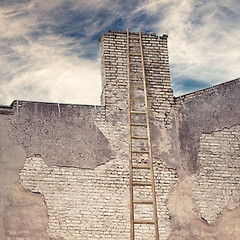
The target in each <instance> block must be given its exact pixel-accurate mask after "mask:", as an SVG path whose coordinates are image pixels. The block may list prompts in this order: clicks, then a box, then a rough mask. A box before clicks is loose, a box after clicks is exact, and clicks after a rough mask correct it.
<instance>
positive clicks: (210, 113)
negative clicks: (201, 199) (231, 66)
mask: <svg viewBox="0 0 240 240" xmlns="http://www.w3.org/2000/svg"><path fill="white" fill-rule="evenodd" d="M239 103H240V83H239V81H238V80H234V81H231V82H227V83H224V84H221V85H218V86H215V87H214V91H212V92H211V93H209V92H208V93H205V92H203V93H202V94H200V95H198V96H196V97H195V98H191V99H189V100H186V101H184V107H185V109H184V107H181V108H180V109H179V143H180V152H181V162H182V165H183V166H184V168H185V169H186V170H187V171H189V172H192V173H194V172H196V171H197V169H198V167H199V165H198V148H199V141H200V135H201V134H202V133H211V132H213V131H218V130H221V129H223V128H230V127H231V126H234V125H237V124H240V105H239Z"/></svg>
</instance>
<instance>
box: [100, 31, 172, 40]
mask: <svg viewBox="0 0 240 240" xmlns="http://www.w3.org/2000/svg"><path fill="white" fill-rule="evenodd" d="M138 33H139V32H130V34H138ZM114 34H122V35H126V34H127V31H115V30H108V32H106V33H103V34H102V36H101V37H100V38H98V41H99V42H100V41H101V39H102V37H103V36H110V35H114ZM142 34H143V35H145V36H150V37H156V38H160V39H167V38H168V35H167V34H163V35H162V36H157V34H156V33H145V32H142Z"/></svg>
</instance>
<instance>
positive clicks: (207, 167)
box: [193, 125, 240, 223]
mask: <svg viewBox="0 0 240 240" xmlns="http://www.w3.org/2000/svg"><path fill="white" fill-rule="evenodd" d="M199 163H200V168H199V171H198V173H197V175H196V180H195V184H194V188H193V194H194V197H195V199H196V201H197V204H198V206H199V210H200V212H201V216H202V217H203V218H204V219H205V220H206V221H207V222H208V223H214V222H215V221H216V218H217V216H218V215H219V214H220V213H221V212H222V211H223V210H224V209H225V208H227V209H234V208H236V207H237V206H239V204H240V175H239V172H240V125H236V126H233V127H231V128H224V129H223V130H220V131H215V132H212V133H210V134H202V135H201V138H200V150H199Z"/></svg>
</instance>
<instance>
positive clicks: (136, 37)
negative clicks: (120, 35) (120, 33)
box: [129, 36, 139, 39]
mask: <svg viewBox="0 0 240 240" xmlns="http://www.w3.org/2000/svg"><path fill="white" fill-rule="evenodd" d="M129 38H133V39H139V36H129Z"/></svg>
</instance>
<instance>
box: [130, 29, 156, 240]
mask: <svg viewBox="0 0 240 240" xmlns="http://www.w3.org/2000/svg"><path fill="white" fill-rule="evenodd" d="M127 60H128V123H129V188H130V231H131V240H135V235H136V229H137V227H136V226H137V225H138V226H139V225H145V224H152V225H154V230H155V239H156V240H159V231H158V218H157V206H156V195H155V185H154V171H153V158H152V149H151V138H150V126H149V115H148V104H147V90H146V79H145V69H144V59H143V45H142V34H141V30H139V33H130V32H129V30H127ZM144 171H145V172H144ZM140 173H141V174H142V175H141V174H140ZM138 174H140V177H138ZM147 174H149V178H148V179H145V178H144V177H143V175H144V176H145V175H147ZM139 179H140V180H139ZM147 180H149V181H147ZM139 186H140V187H141V188H147V187H148V188H149V187H150V188H151V194H150V196H149V195H148V199H141V198H139V195H138V196H135V194H134V191H135V188H136V187H139ZM149 198H150V199H149ZM143 204H144V205H146V206H148V207H149V208H151V207H152V211H153V219H146V218H142V219H141V218H140V217H139V216H138V217H139V218H140V219H136V216H135V215H136V214H135V211H136V210H135V209H136V208H137V206H139V205H143ZM140 215H141V214H140Z"/></svg>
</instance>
